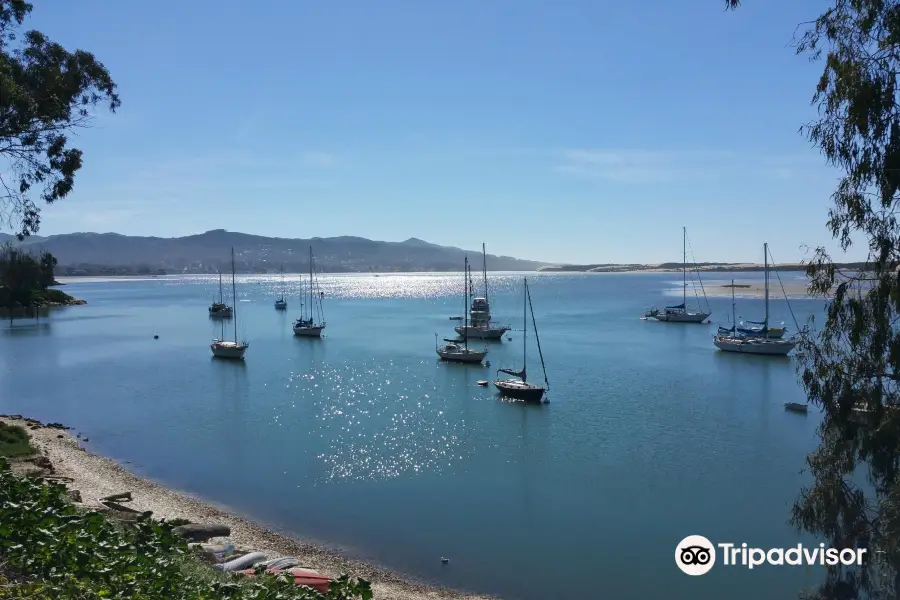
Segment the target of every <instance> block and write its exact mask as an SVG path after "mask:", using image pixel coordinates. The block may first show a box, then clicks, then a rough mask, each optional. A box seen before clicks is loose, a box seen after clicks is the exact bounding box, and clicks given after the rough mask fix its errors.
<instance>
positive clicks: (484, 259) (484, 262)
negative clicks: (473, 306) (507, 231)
mask: <svg viewBox="0 0 900 600" xmlns="http://www.w3.org/2000/svg"><path fill="white" fill-rule="evenodd" d="M481 261H482V262H481V269H482V272H483V273H484V303H485V304H488V305H490V303H489V302H488V291H487V252H486V251H485V249H484V242H481Z"/></svg>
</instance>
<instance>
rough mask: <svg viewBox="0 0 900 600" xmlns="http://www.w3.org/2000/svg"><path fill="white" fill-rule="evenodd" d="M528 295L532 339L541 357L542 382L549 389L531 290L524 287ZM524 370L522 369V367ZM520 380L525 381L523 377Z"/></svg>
mask: <svg viewBox="0 0 900 600" xmlns="http://www.w3.org/2000/svg"><path fill="white" fill-rule="evenodd" d="M525 289H526V292H527V296H528V309H529V310H530V311H531V326H532V328H533V329H534V339H535V340H536V341H537V349H538V356H539V357H540V358H541V371H543V373H544V384H545V385H546V386H547V389H550V382H549V381H547V367H546V365H544V353H543V352H542V351H541V336H539V335H538V330H537V321H536V320H535V318H534V305H533V304H532V303H531V291H529V290H528V288H525ZM523 370H524V369H523ZM522 381H525V379H524V378H523V379H522Z"/></svg>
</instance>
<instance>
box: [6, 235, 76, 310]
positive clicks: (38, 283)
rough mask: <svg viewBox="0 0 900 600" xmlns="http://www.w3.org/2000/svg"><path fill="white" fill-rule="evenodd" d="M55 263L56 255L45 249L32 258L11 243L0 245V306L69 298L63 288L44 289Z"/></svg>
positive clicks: (65, 301)
mask: <svg viewBox="0 0 900 600" xmlns="http://www.w3.org/2000/svg"><path fill="white" fill-rule="evenodd" d="M55 266H56V257H54V256H53V255H52V254H50V253H49V252H42V253H41V256H40V259H36V258H35V257H34V256H32V255H31V254H29V253H28V252H25V251H23V250H20V249H18V248H14V247H13V246H12V245H11V244H6V245H4V246H0V307H4V308H15V307H23V308H30V307H32V306H43V305H46V304H49V303H56V304H67V303H68V302H70V301H72V300H73V298H72V297H71V296H69V295H68V294H66V293H64V292H61V291H59V290H52V289H47V286H48V285H52V284H53V283H55V281H54V279H53V268H54V267H55Z"/></svg>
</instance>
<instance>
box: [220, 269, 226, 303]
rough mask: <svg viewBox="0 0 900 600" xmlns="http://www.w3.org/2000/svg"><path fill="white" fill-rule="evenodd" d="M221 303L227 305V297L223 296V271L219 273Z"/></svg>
mask: <svg viewBox="0 0 900 600" xmlns="http://www.w3.org/2000/svg"><path fill="white" fill-rule="evenodd" d="M219 303H220V304H224V303H225V297H224V296H223V295H222V271H219Z"/></svg>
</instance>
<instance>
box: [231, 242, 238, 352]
mask: <svg viewBox="0 0 900 600" xmlns="http://www.w3.org/2000/svg"><path fill="white" fill-rule="evenodd" d="M231 296H232V297H233V298H234V343H235V344H237V288H236V287H235V285H234V246H232V247H231Z"/></svg>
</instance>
